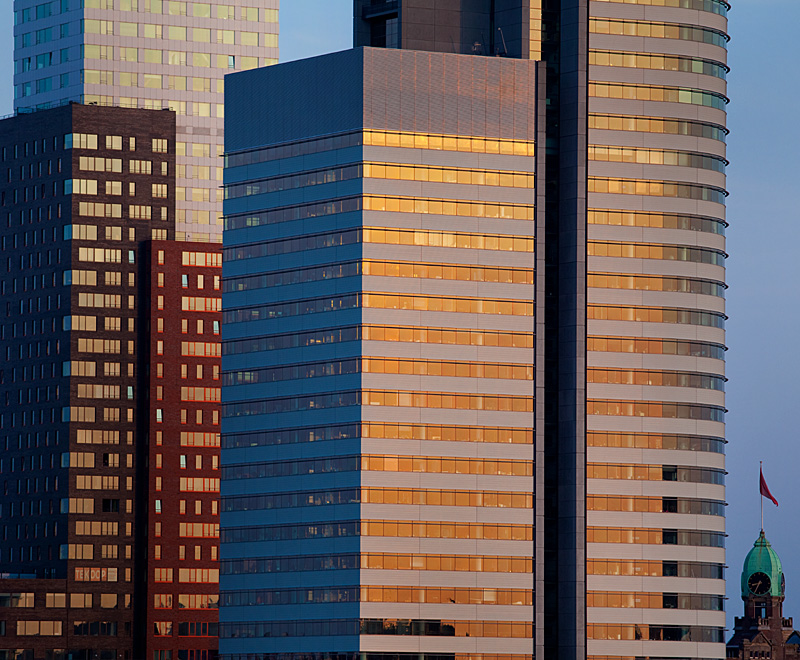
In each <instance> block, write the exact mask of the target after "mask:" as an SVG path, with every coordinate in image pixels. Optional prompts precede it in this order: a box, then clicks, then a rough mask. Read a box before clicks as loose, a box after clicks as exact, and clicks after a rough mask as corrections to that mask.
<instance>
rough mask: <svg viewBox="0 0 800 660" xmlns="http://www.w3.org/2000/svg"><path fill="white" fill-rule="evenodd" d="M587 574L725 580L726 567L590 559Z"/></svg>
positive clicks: (677, 562)
mask: <svg viewBox="0 0 800 660" xmlns="http://www.w3.org/2000/svg"><path fill="white" fill-rule="evenodd" d="M586 574H587V575H622V576H635V577H685V578H694V579H705V580H723V579H724V577H725V565H724V564H710V563H705V562H692V561H674V560H653V559H589V560H587V561H586Z"/></svg>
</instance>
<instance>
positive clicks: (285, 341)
mask: <svg viewBox="0 0 800 660" xmlns="http://www.w3.org/2000/svg"><path fill="white" fill-rule="evenodd" d="M360 339H363V340H365V341H394V342H408V343H416V344H420V343H421V344H448V345H455V346H500V347H503V348H533V333H532V332H500V331H494V330H485V331H484V330H471V329H456V328H425V327H413V326H391V325H364V326H344V327H341V328H332V329H329V330H313V331H310V332H298V333H291V334H285V335H264V336H261V337H253V338H250V339H237V340H231V341H226V342H223V348H224V350H223V354H224V355H240V354H242V353H260V352H262V351H276V350H281V349H285V348H298V347H301V346H316V345H320V344H338V343H342V342H350V341H358V340H360Z"/></svg>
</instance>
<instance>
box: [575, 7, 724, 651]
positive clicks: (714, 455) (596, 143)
mask: <svg viewBox="0 0 800 660" xmlns="http://www.w3.org/2000/svg"><path fill="white" fill-rule="evenodd" d="M589 9H590V20H589V30H590V35H589V46H590V51H589V81H590V82H589V117H588V123H589V154H588V158H589V164H588V172H589V183H588V190H589V194H588V207H589V208H588V234H587V239H588V241H587V243H588V244H587V254H588V275H587V277H588V281H587V286H588V298H587V301H588V305H587V342H588V343H587V349H588V356H587V559H588V561H587V607H588V614H587V637H588V641H587V654H588V656H589V657H590V658H594V660H601V659H602V660H605V659H606V658H631V659H632V658H668V657H680V658H692V659H697V660H699V659H701V658H702V659H706V658H721V657H724V649H723V648H722V646H721V642H722V641H723V628H724V624H725V616H724V613H723V611H722V610H723V596H724V593H725V587H724V581H723V579H722V570H723V564H724V563H725V550H724V547H723V546H724V531H725V519H724V506H725V503H724V500H725V489H724V474H725V473H724V465H725V459H724V454H723V451H724V449H723V447H724V442H725V441H724V435H725V430H724V423H723V414H724V406H725V394H724V383H725V363H724V352H725V348H724V344H725V329H724V322H725V318H726V317H725V298H724V296H725V288H726V287H725V257H726V254H725V227H726V223H725V196H726V194H727V193H726V192H725V166H726V165H727V161H726V160H725V136H726V134H727V130H726V129H725V117H726V113H725V107H726V104H727V103H728V99H727V98H726V96H725V92H726V82H725V77H726V74H727V72H728V68H727V66H726V55H727V52H726V45H727V42H728V36H727V34H726V26H727V19H726V13H727V10H728V5H727V4H725V3H724V2H720V1H718V0H625V1H624V2H623V1H618V2H614V1H608V0H592V1H591V2H590V3H589Z"/></svg>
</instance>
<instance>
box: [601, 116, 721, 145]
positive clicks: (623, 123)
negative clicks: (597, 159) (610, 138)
mask: <svg viewBox="0 0 800 660" xmlns="http://www.w3.org/2000/svg"><path fill="white" fill-rule="evenodd" d="M589 128H593V129H595V130H598V131H637V132H639V133H665V134H667V135H691V136H692V137H701V138H708V139H709V140H718V141H720V142H725V141H726V139H727V136H728V129H727V128H725V127H724V126H720V125H719V124H710V123H708V122H702V121H691V120H688V119H669V118H666V117H637V116H632V115H604V114H596V113H590V114H589Z"/></svg>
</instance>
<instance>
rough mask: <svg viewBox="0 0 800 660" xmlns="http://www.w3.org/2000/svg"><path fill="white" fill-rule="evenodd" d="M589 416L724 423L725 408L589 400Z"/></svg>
mask: <svg viewBox="0 0 800 660" xmlns="http://www.w3.org/2000/svg"><path fill="white" fill-rule="evenodd" d="M586 413H587V414H588V415H610V416H624V417H663V418H666V419H694V420H702V421H706V422H724V421H725V408H723V407H722V406H707V405H706V406H704V405H699V404H691V403H673V402H671V401H616V400H602V399H589V400H588V401H587V405H586Z"/></svg>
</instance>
